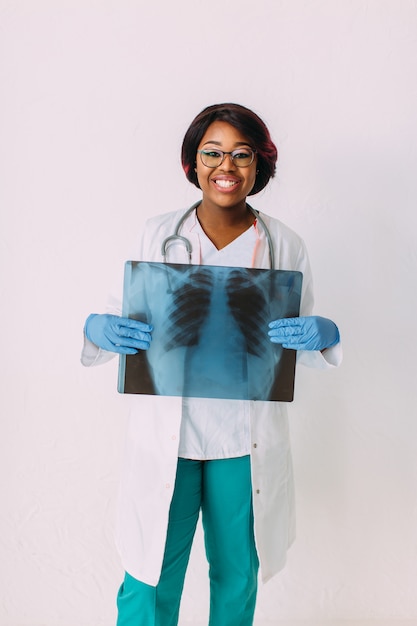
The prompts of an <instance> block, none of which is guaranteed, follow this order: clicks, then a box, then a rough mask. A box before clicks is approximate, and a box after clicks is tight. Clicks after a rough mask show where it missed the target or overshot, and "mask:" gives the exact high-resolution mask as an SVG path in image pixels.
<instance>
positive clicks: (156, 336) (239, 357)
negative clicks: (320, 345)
mask: <svg viewBox="0 0 417 626" xmlns="http://www.w3.org/2000/svg"><path fill="white" fill-rule="evenodd" d="M301 286H302V274H301V273H300V272H292V271H285V270H264V269H248V268H241V267H218V266H209V265H180V264H173V263H150V262H137V261H127V263H126V265H125V277H124V291H123V315H124V316H125V317H130V318H133V319H137V320H142V321H145V322H148V323H150V324H152V325H153V327H154V330H153V333H152V343H151V347H150V348H149V350H147V351H139V352H138V353H137V354H134V355H121V357H120V363H119V383H118V390H119V392H121V393H132V394H152V395H163V396H184V397H199V398H230V399H239V400H279V401H283V402H291V401H292V400H293V396H294V376H295V359H296V353H295V351H294V350H286V349H284V348H282V346H280V345H279V344H273V343H271V342H270V340H269V337H268V323H269V322H270V321H272V320H275V319H278V318H283V317H296V316H298V315H299V308H300V298H301Z"/></svg>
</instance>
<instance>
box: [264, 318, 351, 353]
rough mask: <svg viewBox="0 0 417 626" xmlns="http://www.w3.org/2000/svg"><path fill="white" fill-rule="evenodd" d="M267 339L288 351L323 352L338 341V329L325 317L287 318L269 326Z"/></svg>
mask: <svg viewBox="0 0 417 626" xmlns="http://www.w3.org/2000/svg"><path fill="white" fill-rule="evenodd" d="M269 328H270V330H269V332H268V335H269V338H270V340H271V341H272V342H273V343H280V344H281V345H282V347H283V348H288V349H290V350H324V349H325V348H330V347H331V346H334V345H335V344H336V343H338V342H339V341H340V335H339V329H338V328H337V326H336V324H335V323H334V322H332V320H329V319H327V318H326V317H318V316H316V315H311V316H309V317H287V318H283V319H279V320H275V321H273V322H271V323H270V324H269Z"/></svg>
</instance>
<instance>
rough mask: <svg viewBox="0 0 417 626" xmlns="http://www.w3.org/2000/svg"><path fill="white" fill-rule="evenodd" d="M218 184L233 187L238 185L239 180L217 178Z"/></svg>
mask: <svg viewBox="0 0 417 626" xmlns="http://www.w3.org/2000/svg"><path fill="white" fill-rule="evenodd" d="M216 185H218V186H219V187H224V188H225V189H227V188H228V187H233V186H234V185H237V182H236V181H235V180H216Z"/></svg>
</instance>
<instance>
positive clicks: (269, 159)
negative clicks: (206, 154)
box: [181, 103, 278, 196]
mask: <svg viewBox="0 0 417 626" xmlns="http://www.w3.org/2000/svg"><path fill="white" fill-rule="evenodd" d="M218 121H219V122H227V123H228V124H230V125H231V126H234V127H235V128H236V129H237V130H239V131H240V132H241V133H242V134H243V135H245V137H247V138H248V140H249V141H250V144H251V146H252V148H254V149H255V150H256V154H257V158H258V161H257V169H258V173H257V176H256V180H255V184H254V186H253V188H252V190H251V192H250V193H249V195H250V196H253V195H254V194H256V193H258V192H259V191H262V189H264V187H266V185H267V184H268V182H269V179H270V178H272V177H273V176H274V175H275V165H276V162H277V158H278V152H277V148H276V146H275V144H274V143H273V141H272V139H271V135H270V134H269V130H268V128H267V127H266V124H265V123H264V122H263V121H262V120H261V118H260V117H259V116H258V115H257V114H256V113H254V112H253V111H251V110H250V109H248V108H246V107H244V106H242V105H240V104H233V103H224V104H213V105H211V106H208V107H206V108H205V109H203V110H202V111H201V113H199V114H198V115H197V117H196V118H195V119H194V120H193V121H192V122H191V125H190V127H189V128H188V130H187V132H186V133H185V136H184V140H183V143H182V149H181V163H182V167H183V169H184V172H185V175H186V176H187V178H188V180H189V181H190V183H193V185H195V186H196V187H198V188H200V185H199V184H198V179H197V174H196V172H195V163H196V155H197V149H198V146H199V144H200V142H201V140H202V138H203V136H204V133H205V132H206V130H207V129H208V127H209V126H210V124H212V123H213V122H218Z"/></svg>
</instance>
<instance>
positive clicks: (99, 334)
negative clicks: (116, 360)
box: [84, 313, 153, 354]
mask: <svg viewBox="0 0 417 626" xmlns="http://www.w3.org/2000/svg"><path fill="white" fill-rule="evenodd" d="M152 330H153V326H151V325H150V324H146V323H145V322H139V321H137V320H132V319H130V318H128V317H119V316H118V315H110V314H108V313H103V314H97V313H92V314H91V315H89V316H88V317H87V320H86V322H85V326H84V333H85V336H86V337H87V339H88V340H89V341H91V342H92V343H94V344H95V345H96V346H98V347H99V348H102V349H103V350H107V351H108V352H117V353H118V354H136V353H137V352H138V350H147V349H148V348H149V346H150V342H151V340H152V336H151V332H152Z"/></svg>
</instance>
